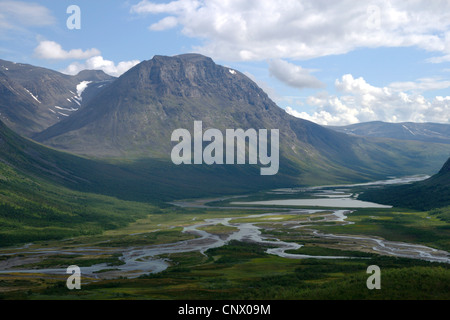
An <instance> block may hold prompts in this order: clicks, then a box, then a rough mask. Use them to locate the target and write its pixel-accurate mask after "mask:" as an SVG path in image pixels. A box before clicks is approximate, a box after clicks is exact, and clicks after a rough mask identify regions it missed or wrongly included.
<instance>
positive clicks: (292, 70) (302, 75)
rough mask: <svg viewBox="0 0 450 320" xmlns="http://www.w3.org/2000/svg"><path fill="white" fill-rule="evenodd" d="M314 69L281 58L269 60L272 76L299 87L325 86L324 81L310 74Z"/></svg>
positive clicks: (291, 85)
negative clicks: (304, 67)
mask: <svg viewBox="0 0 450 320" xmlns="http://www.w3.org/2000/svg"><path fill="white" fill-rule="evenodd" d="M312 71H313V70H308V69H303V68H302V67H300V66H297V65H295V64H292V63H289V62H287V61H284V60H281V59H274V60H272V61H270V62H269V72H270V74H271V75H272V76H274V77H275V78H277V79H278V80H280V81H281V82H283V83H285V84H286V85H288V86H290V87H293V88H297V89H304V88H316V89H317V88H323V87H325V84H324V83H323V82H322V81H320V80H319V79H317V78H316V77H314V76H313V75H311V74H310V73H311V72H312Z"/></svg>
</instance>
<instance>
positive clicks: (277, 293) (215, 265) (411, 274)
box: [0, 242, 450, 300]
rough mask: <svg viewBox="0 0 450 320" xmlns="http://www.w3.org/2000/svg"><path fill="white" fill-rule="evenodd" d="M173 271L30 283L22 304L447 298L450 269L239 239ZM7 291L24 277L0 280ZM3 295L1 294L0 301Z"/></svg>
mask: <svg viewBox="0 0 450 320" xmlns="http://www.w3.org/2000/svg"><path fill="white" fill-rule="evenodd" d="M170 258H171V259H172V261H173V267H171V268H169V269H168V270H167V271H165V272H162V273H160V274H155V275H147V276H142V277H140V278H138V279H115V280H103V281H98V282H91V283H88V284H85V285H83V287H82V290H80V291H69V290H67V288H65V287H64V284H62V283H63V281H55V280H47V281H46V282H45V284H44V283H42V281H41V280H39V279H35V280H26V281H27V283H23V282H22V283H21V284H22V285H24V284H25V285H26V286H27V287H28V288H30V289H32V290H29V291H17V292H15V293H13V294H10V295H8V296H5V294H3V297H4V298H7V297H8V298H18V299H55V298H56V299H181V300H183V299H231V300H233V299H236V300H246V299H268V300H276V299H287V300H292V299H386V300H388V299H448V298H450V290H449V289H450V281H449V279H450V266H448V265H446V264H437V263H428V262H424V261H420V260H411V259H398V258H392V257H381V256H375V257H372V258H370V259H364V260H363V259H361V260H358V259H352V260H338V261H334V260H316V259H305V260H291V259H283V258H279V257H276V256H272V255H267V254H265V253H264V248H262V247H258V246H256V245H252V244H248V243H239V242H234V243H230V244H229V245H227V246H224V247H222V248H218V249H214V250H209V251H208V252H207V257H205V256H202V255H200V254H198V253H192V254H179V255H171V257H170ZM370 265H378V266H379V267H380V268H381V270H382V285H381V290H368V289H367V287H366V280H367V278H368V274H367V273H366V270H367V267H368V266H370ZM1 281H2V282H1V283H2V284H3V286H4V287H7V286H12V285H18V283H17V284H16V283H12V282H13V281H18V279H15V280H12V279H11V278H9V279H8V280H1ZM1 296H2V295H1V294H0V297H1Z"/></svg>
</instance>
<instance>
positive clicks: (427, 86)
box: [389, 78, 450, 92]
mask: <svg viewBox="0 0 450 320" xmlns="http://www.w3.org/2000/svg"><path fill="white" fill-rule="evenodd" d="M389 87H390V88H392V89H394V90H398V91H414V92H423V91H429V90H441V89H447V88H450V80H441V79H438V78H423V79H418V80H417V81H407V82H393V83H391V84H390V85H389Z"/></svg>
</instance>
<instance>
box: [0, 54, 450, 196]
mask: <svg viewBox="0 0 450 320" xmlns="http://www.w3.org/2000/svg"><path fill="white" fill-rule="evenodd" d="M1 68H3V69H5V70H4V71H2V73H1V74H0V83H4V88H5V89H4V90H5V92H7V93H8V94H7V95H1V96H0V102H1V104H0V106H1V107H2V109H1V113H2V114H1V117H2V118H1V119H3V121H4V122H5V124H7V125H8V126H9V127H10V128H11V129H13V130H14V131H16V132H17V133H20V134H21V135H25V136H28V137H32V138H33V139H35V140H36V141H39V142H41V143H43V144H45V145H47V146H50V147H52V148H56V149H60V150H63V151H65V152H70V153H74V154H78V155H82V156H83V157H88V158H92V159H102V160H95V161H93V160H88V159H83V158H80V157H76V156H72V155H68V154H67V153H60V152H57V151H55V150H51V151H49V150H48V149H46V148H44V147H42V146H39V147H38V146H37V145H36V144H34V143H33V142H32V141H29V140H23V138H21V137H18V136H16V135H13V134H12V133H6V132H7V131H6V128H4V131H5V136H8V137H9V141H10V143H9V145H10V146H11V147H10V148H9V149H8V150H9V151H8V153H5V151H3V153H0V161H3V162H4V163H8V165H10V166H12V167H15V168H18V169H20V170H23V171H26V172H27V174H34V175H36V174H38V172H39V173H40V174H41V173H45V177H44V178H45V179H51V180H52V181H54V182H55V183H61V184H63V185H66V186H69V187H71V188H79V189H80V190H87V191H92V192H100V193H102V192H103V193H107V194H112V195H117V196H121V197H124V198H128V197H131V198H133V199H135V198H140V199H167V198H170V197H187V196H200V195H206V194H221V193H232V192H235V193H238V192H245V191H253V190H258V189H268V188H273V187H281V186H292V185H312V184H326V183H346V182H363V181H369V180H372V179H380V178H385V177H387V176H393V175H395V176H400V175H409V174H416V173H428V174H432V173H435V172H436V171H437V170H438V168H439V167H440V166H441V164H442V163H443V162H444V160H445V159H447V158H448V156H449V154H450V147H449V145H447V144H437V143H425V142H421V141H399V140H393V139H384V138H374V137H360V136H350V135H348V134H344V133H340V132H336V131H334V130H331V129H329V128H325V127H322V126H319V125H317V124H315V123H312V122H309V121H306V120H302V119H297V118H295V117H292V116H290V115H288V114H287V113H286V112H285V111H284V110H282V109H281V108H279V107H278V106H277V105H276V104H275V103H274V102H273V101H272V100H270V98H269V97H268V96H267V94H266V93H264V91H263V90H261V89H260V88H259V87H258V86H257V85H256V84H255V83H254V82H253V81H252V80H250V79H249V78H248V77H246V76H245V75H244V74H242V73H241V72H239V71H238V70H233V69H230V68H227V67H224V66H220V65H217V64H216V63H214V61H213V60H212V59H210V58H208V57H205V56H202V55H198V54H185V55H179V56H174V57H165V56H155V57H154V58H153V59H151V60H147V61H143V62H141V63H140V64H138V65H137V66H135V67H133V68H132V69H130V70H129V71H128V72H126V73H125V74H123V75H122V76H120V77H119V78H112V77H109V76H107V75H105V74H104V73H102V72H99V71H83V72H81V73H80V74H78V75H77V76H67V75H63V74H61V73H58V72H56V71H52V70H48V69H43V68H38V67H33V66H29V65H22V64H14V63H12V62H6V61H0V69H1ZM6 69H7V70H6ZM89 81H91V82H90V83H88V82H89ZM81 91H82V92H81ZM80 98H82V100H81V99H80ZM65 103H66V104H65ZM56 106H58V108H56ZM62 108H63V109H62ZM65 109H67V110H73V112H70V113H69V112H68V111H67V110H65ZM75 109H76V110H75ZM22 111H23V112H22ZM64 111H66V112H68V113H67V114H66V115H61V113H64ZM55 114H59V115H60V116H57V117H54V115H55ZM194 121H202V122H203V128H204V130H206V129H208V128H215V129H219V130H221V131H224V130H225V129H238V128H242V129H244V130H246V129H250V128H254V129H256V130H259V129H269V130H270V129H279V130H280V171H279V173H278V174H277V175H276V176H273V177H266V178H262V177H260V176H259V173H258V172H259V168H257V167H255V166H251V165H246V166H227V165H213V166H206V165H203V166H201V165H191V166H186V165H181V166H176V165H174V164H173V163H172V162H171V160H170V151H171V149H172V148H173V146H174V143H173V142H172V141H171V134H172V132H173V130H175V129H178V128H184V129H188V130H189V131H191V132H192V131H193V124H194ZM30 150H31V151H30ZM34 150H39V151H34ZM16 158H19V159H21V161H11V160H10V159H16ZM28 162H29V163H28ZM107 162H109V164H108V163H107ZM111 163H114V164H111ZM69 164H70V165H69ZM108 171H109V172H111V173H110V174H109V175H108V173H107V172H108ZM33 172H34V173H33ZM72 175H73V176H72ZM80 179H81V180H80ZM77 181H78V182H77ZM81 181H85V182H84V183H83V182H81Z"/></svg>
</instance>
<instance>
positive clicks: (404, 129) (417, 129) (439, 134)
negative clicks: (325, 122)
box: [327, 121, 450, 144]
mask: <svg viewBox="0 0 450 320" xmlns="http://www.w3.org/2000/svg"><path fill="white" fill-rule="evenodd" d="M327 127H328V128H330V129H333V130H336V131H338V132H343V133H347V134H350V135H359V136H365V137H379V138H392V139H400V140H415V141H423V142H434V143H446V144H450V124H443V123H431V122H430V123H415V122H401V123H391V122H382V121H371V122H363V123H357V124H352V125H348V126H327Z"/></svg>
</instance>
